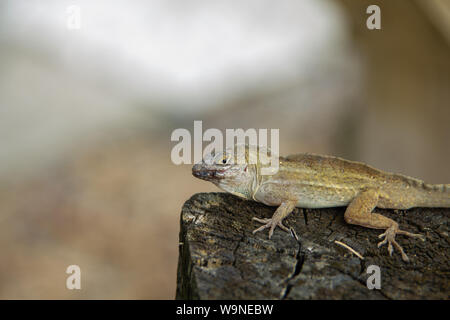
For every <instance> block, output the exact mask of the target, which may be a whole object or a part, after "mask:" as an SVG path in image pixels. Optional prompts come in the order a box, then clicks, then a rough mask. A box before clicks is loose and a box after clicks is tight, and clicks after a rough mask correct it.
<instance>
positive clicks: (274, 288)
mask: <svg viewBox="0 0 450 320" xmlns="http://www.w3.org/2000/svg"><path fill="white" fill-rule="evenodd" d="M274 210H275V208H274V207H268V206H265V205H263V204H260V203H256V202H253V201H246V200H242V199H240V198H237V197H235V196H233V195H230V194H226V193H201V194H196V195H194V196H193V197H192V198H191V199H189V200H188V201H187V202H186V203H185V204H184V206H183V209H182V213H181V221H180V223H181V225H180V250H179V251H180V254H179V262H178V279H177V293H176V298H177V299H448V298H449V293H450V288H449V284H450V277H449V274H450V268H449V263H448V262H449V254H450V250H449V238H448V233H449V226H448V224H449V216H450V209H441V208H434V209H429V208H415V209H411V210H382V209H377V210H376V211H377V212H380V213H382V214H384V215H386V216H388V217H390V218H392V219H394V220H395V221H397V222H398V223H399V224H400V227H401V228H402V229H404V230H407V231H411V232H414V233H421V234H423V235H425V236H426V241H425V242H423V241H421V240H418V239H412V238H407V237H403V236H401V235H399V236H397V241H398V242H399V244H400V245H402V246H403V248H404V250H405V252H406V253H407V254H408V256H409V258H410V260H411V262H410V263H404V262H403V261H402V259H401V256H400V254H399V253H398V252H397V251H396V252H394V254H393V256H392V257H390V256H389V254H388V252H387V249H386V246H384V247H382V248H380V249H379V248H377V243H378V242H379V241H380V240H379V239H378V235H379V234H380V233H382V232H383V231H381V230H373V229H367V228H363V227H359V226H354V225H349V224H347V223H345V221H344V218H343V217H344V211H345V208H329V209H298V208H297V209H295V210H294V212H293V213H292V214H291V215H289V217H288V218H287V219H286V220H285V225H286V226H288V227H292V228H293V229H294V230H295V233H296V234H297V235H298V241H297V240H296V239H295V237H294V236H293V234H289V233H287V232H284V231H282V230H281V229H279V228H277V229H275V232H274V235H273V237H272V239H271V240H269V239H268V232H267V230H265V231H263V232H259V233H257V234H255V235H254V234H252V231H253V230H254V229H255V228H257V227H258V226H259V225H260V224H258V223H257V222H255V221H252V217H254V216H256V217H260V218H262V217H267V218H270V217H271V216H272V214H273V212H274ZM335 240H338V241H341V242H343V243H345V244H347V245H349V246H350V247H351V248H353V249H355V250H356V251H357V252H359V253H361V254H362V255H363V256H364V260H360V259H359V258H358V257H356V256H355V255H354V254H352V253H350V251H348V250H347V249H345V248H343V247H341V246H339V245H337V244H336V243H335V242H334V241H335ZM370 265H377V266H379V267H380V270H381V289H380V290H377V289H374V290H369V289H368V288H367V285H366V282H367V278H368V277H369V276H370V275H371V274H368V273H366V271H367V267H368V266H370Z"/></svg>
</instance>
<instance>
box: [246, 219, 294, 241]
mask: <svg viewBox="0 0 450 320" xmlns="http://www.w3.org/2000/svg"><path fill="white" fill-rule="evenodd" d="M253 220H255V221H258V222H259V223H263V224H264V225H262V226H261V227H259V228H258V229H255V230H253V234H255V233H256V232H259V231H262V230H264V229H267V228H270V230H269V239H270V238H272V234H273V230H275V227H276V226H278V227H280V228H281V229H283V230H284V231H286V232H290V230H289V228H287V227H286V226H285V225H283V223H282V220H278V219H274V218H272V219H267V218H264V219H260V218H256V217H254V218H253Z"/></svg>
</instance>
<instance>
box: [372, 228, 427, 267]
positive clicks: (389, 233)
mask: <svg viewBox="0 0 450 320" xmlns="http://www.w3.org/2000/svg"><path fill="white" fill-rule="evenodd" d="M396 234H403V235H406V236H409V237H414V238H421V240H422V241H425V237H424V236H423V235H421V234H416V233H410V232H407V231H403V230H398V227H396V226H392V227H389V228H388V229H386V231H385V232H384V233H382V234H380V235H379V236H378V238H380V239H381V238H383V237H384V240H383V241H381V242H379V243H378V245H377V246H378V248H379V247H381V246H383V245H385V244H386V243H387V245H388V252H389V255H390V256H392V253H393V252H394V248H393V246H394V247H395V248H396V249H397V250H398V251H400V254H401V255H402V259H403V261H405V262H409V258H408V256H407V255H406V253H405V251H403V248H402V247H401V246H400V245H399V244H398V243H397V241H395V235H396ZM392 245H393V246H392Z"/></svg>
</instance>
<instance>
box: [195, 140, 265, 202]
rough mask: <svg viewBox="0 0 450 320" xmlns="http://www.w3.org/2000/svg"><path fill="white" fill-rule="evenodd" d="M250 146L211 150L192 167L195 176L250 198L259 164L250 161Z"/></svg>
mask: <svg viewBox="0 0 450 320" xmlns="http://www.w3.org/2000/svg"><path fill="white" fill-rule="evenodd" d="M249 155H250V151H249V148H248V146H244V147H243V148H242V149H241V150H239V146H236V147H234V149H232V150H231V149H227V150H224V151H220V152H211V153H209V154H207V155H206V156H204V157H203V160H202V161H200V162H198V163H196V164H195V165H194V166H193V167H192V174H193V176H194V177H196V178H199V179H202V180H206V181H210V182H212V183H214V184H215V185H216V186H218V187H219V188H221V189H222V190H225V191H227V192H229V193H232V194H234V195H237V196H240V197H243V198H247V199H250V198H251V195H252V190H253V188H254V187H255V183H256V179H257V178H256V177H257V164H252V163H251V162H249Z"/></svg>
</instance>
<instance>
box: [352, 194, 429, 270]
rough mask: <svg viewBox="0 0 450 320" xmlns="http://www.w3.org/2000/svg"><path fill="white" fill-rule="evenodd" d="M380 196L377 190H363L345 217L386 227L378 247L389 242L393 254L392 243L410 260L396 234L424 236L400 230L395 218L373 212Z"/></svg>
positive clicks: (382, 227) (353, 201)
mask: <svg viewBox="0 0 450 320" xmlns="http://www.w3.org/2000/svg"><path fill="white" fill-rule="evenodd" d="M378 198H379V193H378V191H377V190H374V189H369V190H365V191H362V192H361V193H359V194H358V195H357V196H356V197H355V198H354V199H353V200H352V202H350V204H349V205H348V207H347V210H346V211H345V214H344V219H345V221H346V222H347V223H350V224H356V225H359V226H363V227H367V228H372V229H385V232H384V233H382V234H380V235H379V238H382V237H384V240H383V241H381V242H379V243H378V247H381V246H382V245H384V244H386V243H387V244H388V251H389V254H390V255H392V252H393V251H394V249H393V247H392V245H394V246H395V248H397V250H399V251H400V253H401V255H402V259H403V261H405V262H408V261H409V258H408V256H407V255H406V253H405V252H404V251H403V248H402V247H401V246H400V245H399V244H398V243H397V242H396V241H395V235H396V234H403V235H406V236H410V237H423V236H422V235H420V234H414V233H410V232H407V231H403V230H400V229H399V228H398V223H397V222H395V221H394V220H392V219H389V218H387V217H385V216H383V215H381V214H378V213H372V210H373V209H374V208H375V207H376V205H377V202H378Z"/></svg>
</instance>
